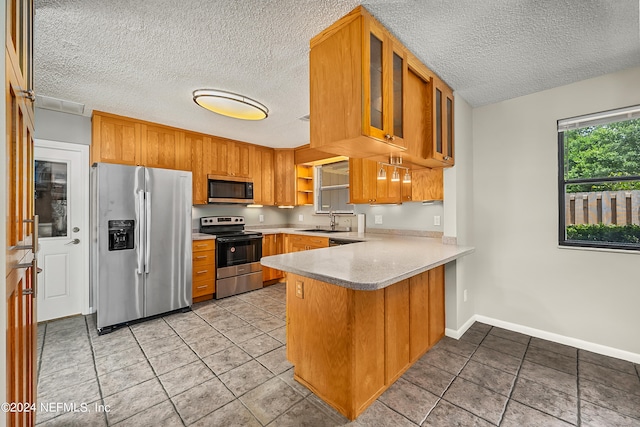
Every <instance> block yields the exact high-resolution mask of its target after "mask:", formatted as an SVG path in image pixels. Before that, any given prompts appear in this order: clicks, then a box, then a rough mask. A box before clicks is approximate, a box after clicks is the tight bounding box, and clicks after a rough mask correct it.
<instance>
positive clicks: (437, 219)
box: [433, 215, 440, 225]
mask: <svg viewBox="0 0 640 427" xmlns="http://www.w3.org/2000/svg"><path fill="white" fill-rule="evenodd" d="M433 225H440V215H434V216H433Z"/></svg>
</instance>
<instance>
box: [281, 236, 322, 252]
mask: <svg viewBox="0 0 640 427" xmlns="http://www.w3.org/2000/svg"><path fill="white" fill-rule="evenodd" d="M328 247H329V238H328V237H319V236H304V235H300V234H287V235H286V249H287V253H289V252H300V251H308V250H311V249H320V248H328Z"/></svg>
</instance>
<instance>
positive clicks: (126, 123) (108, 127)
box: [90, 111, 143, 166]
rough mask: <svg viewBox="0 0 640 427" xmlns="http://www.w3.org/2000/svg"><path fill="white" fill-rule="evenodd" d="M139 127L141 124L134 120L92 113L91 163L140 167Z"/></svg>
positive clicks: (96, 112)
mask: <svg viewBox="0 0 640 427" xmlns="http://www.w3.org/2000/svg"><path fill="white" fill-rule="evenodd" d="M141 126H142V124H141V123H140V122H138V121H135V120H128V119H126V118H123V117H120V116H115V115H112V114H107V113H102V112H98V111H94V112H93V118H92V133H93V135H92V140H91V147H90V151H91V163H95V162H104V163H118V164H121V165H131V166H138V165H142V164H143V163H142V155H141V152H140V149H141V133H142V131H141Z"/></svg>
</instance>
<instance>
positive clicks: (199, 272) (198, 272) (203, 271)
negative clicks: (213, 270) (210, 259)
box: [196, 270, 209, 274]
mask: <svg viewBox="0 0 640 427" xmlns="http://www.w3.org/2000/svg"><path fill="white" fill-rule="evenodd" d="M208 272H209V270H202V271H197V272H196V274H204V273H208Z"/></svg>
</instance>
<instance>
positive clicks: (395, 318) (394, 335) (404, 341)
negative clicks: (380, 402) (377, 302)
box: [384, 279, 411, 385]
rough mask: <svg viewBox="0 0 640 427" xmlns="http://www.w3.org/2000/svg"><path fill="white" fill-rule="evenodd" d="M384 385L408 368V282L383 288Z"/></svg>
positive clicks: (404, 281) (391, 381)
mask: <svg viewBox="0 0 640 427" xmlns="http://www.w3.org/2000/svg"><path fill="white" fill-rule="evenodd" d="M384 329H385V334H384V335H385V338H386V339H385V384H387V385H389V384H392V383H393V382H394V381H395V380H397V379H398V377H400V375H402V373H403V372H404V371H405V370H406V369H407V368H408V367H409V363H410V362H411V357H410V354H409V348H410V342H409V280H408V279H407V280H403V281H401V282H398V283H394V284H393V285H391V286H387V287H386V288H384Z"/></svg>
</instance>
